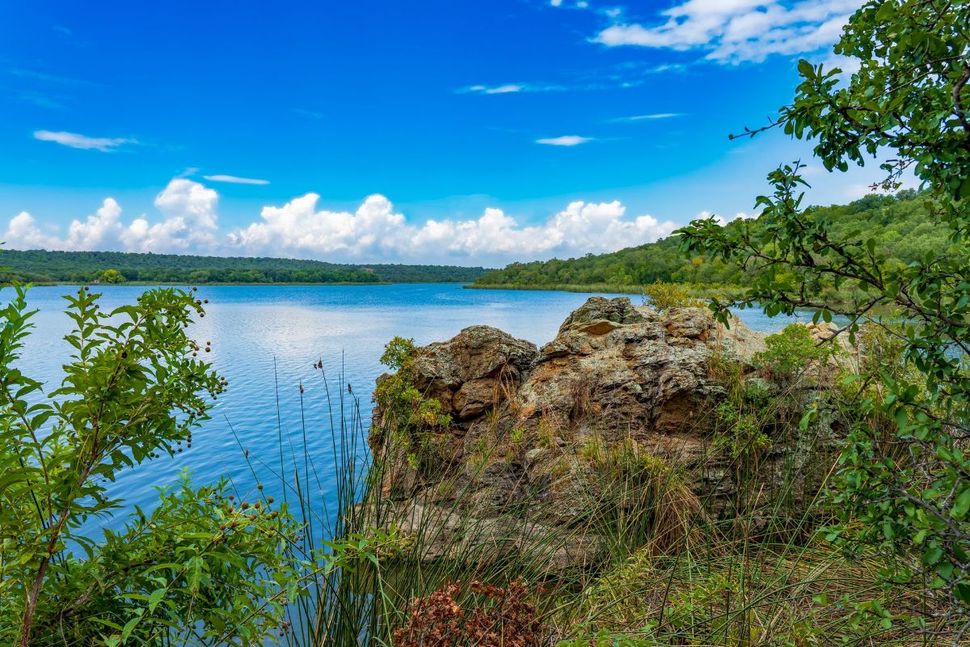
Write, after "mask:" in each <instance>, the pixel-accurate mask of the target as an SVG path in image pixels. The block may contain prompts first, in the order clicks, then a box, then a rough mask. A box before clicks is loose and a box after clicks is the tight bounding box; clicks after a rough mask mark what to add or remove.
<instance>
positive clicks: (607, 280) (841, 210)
mask: <svg viewBox="0 0 970 647" xmlns="http://www.w3.org/2000/svg"><path fill="white" fill-rule="evenodd" d="M810 213H811V214H812V215H813V216H814V217H816V218H824V219H828V220H830V221H831V222H832V225H833V231H834V233H835V234H837V235H838V237H839V238H841V239H851V238H861V237H863V236H864V237H865V238H867V239H868V238H870V237H871V238H875V239H876V241H877V244H878V247H879V248H880V249H881V250H883V251H885V252H886V253H887V254H888V255H889V256H890V257H892V258H895V259H897V260H899V261H901V262H903V263H908V262H911V261H914V260H917V259H920V258H922V257H923V256H924V255H925V254H926V253H928V252H929V253H936V252H939V251H941V250H944V249H946V246H947V232H946V229H945V227H943V226H942V225H940V224H938V223H935V222H933V221H931V220H930V219H929V218H928V216H927V212H926V209H925V207H924V206H923V199H922V198H921V197H920V195H919V194H918V193H916V192H915V191H901V192H900V193H898V194H896V195H895V196H887V195H875V194H874V195H870V196H866V197H865V198H862V199H861V200H856V201H855V202H851V203H849V204H847V205H837V206H828V207H812V208H810ZM731 226H736V225H733V224H731V225H728V227H731ZM755 226H757V221H756V224H755ZM655 281H665V282H675V283H691V284H694V285H697V286H698V287H701V288H703V287H714V286H734V285H741V284H743V283H744V271H743V269H742V268H739V267H736V266H731V265H726V264H725V263H723V262H708V261H705V260H704V259H701V258H699V257H698V258H691V257H690V256H688V255H687V254H686V253H684V252H683V251H681V249H680V245H679V241H678V239H677V236H670V237H668V238H665V239H663V240H660V241H657V242H655V243H648V244H646V245H640V246H639V247H630V248H627V249H622V250H620V251H617V252H613V253H610V254H599V255H592V254H588V255H586V256H583V257H581V258H572V259H567V260H560V259H553V260H549V261H537V262H532V263H513V264H511V265H509V266H508V267H505V268H504V269H501V270H495V271H491V272H487V273H485V274H483V275H482V276H480V277H479V278H478V279H477V280H476V281H475V287H508V288H535V289H560V288H566V289H570V288H571V289H581V288H584V287H587V288H597V289H606V288H608V289H612V290H617V291H636V290H638V289H639V286H643V285H646V284H649V283H653V282H655Z"/></svg>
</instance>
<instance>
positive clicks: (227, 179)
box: [202, 175, 269, 186]
mask: <svg viewBox="0 0 970 647" xmlns="http://www.w3.org/2000/svg"><path fill="white" fill-rule="evenodd" d="M202 177H203V178H205V179H206V180H209V181H210V182H224V183H226V184H256V185H260V186H263V185H266V184H269V180H261V179H259V178H255V177H239V176H238V175H203V176H202Z"/></svg>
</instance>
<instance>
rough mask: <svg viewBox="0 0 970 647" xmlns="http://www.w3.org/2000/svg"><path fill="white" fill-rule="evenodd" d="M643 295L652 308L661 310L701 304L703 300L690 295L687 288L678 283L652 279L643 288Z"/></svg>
mask: <svg viewBox="0 0 970 647" xmlns="http://www.w3.org/2000/svg"><path fill="white" fill-rule="evenodd" d="M643 295H644V296H645V297H646V298H647V299H649V300H650V304H651V305H652V306H653V307H654V308H656V309H657V310H661V311H663V310H669V309H671V308H688V307H696V306H700V305H703V301H701V300H700V299H695V298H693V297H691V295H690V292H689V291H688V290H687V288H686V287H684V286H683V285H680V284H678V283H664V282H663V281H654V282H653V283H651V284H650V285H647V286H646V287H644V288H643Z"/></svg>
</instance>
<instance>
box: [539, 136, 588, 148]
mask: <svg viewBox="0 0 970 647" xmlns="http://www.w3.org/2000/svg"><path fill="white" fill-rule="evenodd" d="M591 141H593V138H592V137H582V136H580V135H561V136H559V137H544V138H542V139H537V140H536V143H537V144H544V145H546V146H579V145H580V144H585V143H587V142H591Z"/></svg>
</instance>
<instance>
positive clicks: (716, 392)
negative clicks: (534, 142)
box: [372, 297, 812, 564]
mask: <svg viewBox="0 0 970 647" xmlns="http://www.w3.org/2000/svg"><path fill="white" fill-rule="evenodd" d="M763 349H764V335H761V334H759V333H755V332H752V331H751V330H749V329H748V328H747V327H745V326H744V325H743V324H742V323H741V322H740V321H738V320H736V319H735V320H733V321H732V322H731V326H730V327H729V328H725V327H724V326H721V325H720V324H718V323H717V322H716V321H715V319H714V318H713V316H712V314H711V313H710V312H709V311H708V310H706V309H703V308H674V309H671V310H669V311H667V312H664V313H660V312H657V311H655V310H653V309H651V308H648V307H636V306H633V305H632V304H631V303H630V300H629V299H626V298H616V299H605V298H601V297H594V298H591V299H589V300H588V301H587V302H586V303H585V304H584V305H583V306H581V307H580V308H579V309H577V310H576V311H575V312H573V313H572V314H570V315H569V317H567V319H566V320H565V321H564V322H563V324H562V326H561V328H560V329H559V333H558V335H557V336H556V338H555V339H554V340H552V341H551V342H549V343H547V344H545V345H544V346H542V348H541V349H537V348H536V346H535V345H533V344H531V343H530V342H527V341H524V340H520V339H515V338H513V337H511V336H509V335H507V334H506V333H504V332H502V331H499V330H496V329H495V328H490V327H487V326H473V327H470V328H466V329H465V330H462V331H461V332H460V333H459V334H458V335H457V336H456V337H454V338H453V339H451V340H449V341H446V342H441V343H434V344H431V345H429V346H426V347H423V348H419V349H417V351H416V355H415V357H414V361H413V364H412V379H413V381H414V384H415V385H416V386H417V387H418V389H419V390H420V391H421V392H422V393H423V394H425V396H426V397H431V398H435V399H437V400H438V401H439V402H440V403H441V408H442V411H443V412H445V413H448V414H450V416H451V424H450V425H448V426H447V427H446V428H443V429H434V430H428V431H427V433H428V434H431V435H433V436H435V438H432V441H435V439H437V441H440V442H429V443H428V445H429V446H439V447H440V446H445V445H447V447H448V448H449V450H448V452H447V454H446V456H447V458H446V459H440V460H439V461H438V462H439V463H441V464H440V465H439V467H440V469H439V470H438V471H437V472H436V473H435V474H434V476H433V477H432V478H424V479H423V480H420V479H418V480H416V479H411V481H410V484H412V485H413V484H414V483H418V482H419V481H420V484H419V485H418V486H413V487H408V488H405V489H403V490H398V492H401V493H403V494H402V495H401V496H398V497H388V500H390V499H395V500H394V502H393V508H394V511H395V512H394V514H393V515H392V516H393V517H395V518H397V520H398V523H399V525H401V526H402V527H410V526H412V525H413V523H412V524H409V523H404V522H403V521H404V520H405V519H411V520H413V518H414V514H415V511H416V510H419V511H420V517H421V518H422V519H427V518H428V512H429V510H432V509H436V510H438V513H439V515H441V516H443V517H444V518H445V520H444V521H442V522H441V523H440V524H439V525H440V526H441V527H447V528H455V527H457V526H460V525H461V522H462V519H461V518H459V517H463V518H464V520H465V521H467V519H472V518H474V519H477V520H479V521H480V520H483V519H489V520H490V521H489V522H488V523H487V524H482V527H483V528H488V530H487V531H484V530H483V531H481V532H480V533H473V534H475V535H476V536H478V537H479V538H480V539H481V540H482V541H486V542H489V543H490V544H494V545H498V543H496V542H495V539H494V538H495V536H496V535H501V534H503V531H502V530H501V529H502V528H505V529H506V531H508V528H509V527H510V526H509V523H511V522H507V521H503V520H515V522H514V524H526V525H528V526H529V527H530V528H536V527H541V528H550V529H555V531H556V532H557V533H560V534H561V535H562V537H563V542H564V543H563V548H562V550H561V551H558V552H557V553H556V556H557V557H556V560H553V561H555V562H556V563H557V564H559V563H561V562H567V563H576V562H583V561H585V560H588V559H590V558H591V554H590V551H592V550H595V547H596V545H597V542H595V541H590V538H589V537H587V536H586V532H585V529H586V528H588V527H589V525H588V523H587V522H588V521H589V519H590V517H591V515H593V514H594V513H595V510H596V508H597V506H598V505H600V502H601V501H602V499H603V498H604V497H605V496H607V492H606V490H608V489H609V487H610V486H609V484H608V481H609V475H608V474H604V471H608V470H606V468H604V467H603V465H613V463H615V462H616V461H617V460H618V459H617V458H616V456H620V455H623V456H628V457H629V456H633V457H634V462H636V464H637V465H639V466H640V468H642V469H645V468H643V466H644V465H646V466H652V467H649V469H653V470H654V471H656V470H657V469H659V468H657V467H656V465H664V466H669V468H670V470H671V473H673V472H674V471H676V472H677V473H678V474H679V475H680V477H679V478H681V481H682V482H685V483H686V484H687V486H686V490H687V492H686V493H684V494H683V495H682V496H679V495H678V496H679V498H678V497H675V498H674V499H671V500H672V501H682V500H686V499H687V498H690V499H691V501H693V502H695V503H699V504H700V505H698V506H696V507H698V509H700V508H703V510H704V512H703V513H704V514H705V515H709V516H710V517H712V518H713V517H718V516H721V517H723V516H724V515H729V514H731V511H732V510H736V507H737V506H736V501H735V500H734V499H735V495H736V494H737V492H738V490H739V482H738V480H739V478H741V477H740V476H739V474H738V473H737V472H738V470H737V469H735V467H736V466H735V462H736V461H734V462H733V459H732V456H731V455H730V452H729V451H728V452H726V451H722V449H721V448H719V446H718V445H717V443H715V442H714V439H713V438H712V430H713V429H714V425H715V419H716V416H715V413H714V412H715V410H716V407H717V405H718V404H719V403H720V402H721V401H722V400H723V399H724V397H725V393H726V388H727V387H728V386H729V385H727V384H726V378H725V376H724V375H723V370H720V369H719V368H718V367H723V366H724V364H725V363H728V364H730V366H731V367H733V368H732V370H731V371H729V373H730V374H731V375H733V379H734V380H735V387H736V386H737V380H738V379H741V380H745V379H750V380H751V383H752V384H754V385H755V386H756V387H757V388H758V389H762V387H763V389H762V390H766V391H770V389H771V388H772V387H771V385H760V384H758V383H757V381H758V380H760V379H761V378H759V377H757V376H755V375H754V374H753V371H754V367H753V366H752V363H751V360H752V357H753V356H754V355H755V354H756V353H757V352H759V351H760V350H763ZM739 376H740V378H739ZM745 376H747V377H745ZM380 409H381V408H380V403H379V402H378V403H377V407H376V411H375V420H379V419H380V415H381V410H380ZM373 434H374V430H372V438H373V437H374V436H373ZM782 444H783V443H782V441H781V440H779V446H778V447H774V448H771V449H769V450H767V451H765V452H764V455H765V457H766V458H765V462H764V464H761V465H759V466H758V467H757V474H760V475H761V476H760V478H763V479H764V480H765V481H766V488H763V489H765V490H766V491H770V490H771V489H772V486H773V484H772V483H771V481H773V480H776V479H778V478H781V477H779V476H778V472H779V471H780V470H782V469H783V468H782V467H781V466H782V465H790V464H791V463H792V456H795V460H796V461H801V463H799V464H800V465H802V466H804V465H807V464H808V463H809V462H810V453H806V452H807V451H808V450H805V448H803V447H788V446H781V445H782ZM375 450H378V451H379V450H380V448H379V447H375ZM384 455H385V456H390V457H393V456H394V454H393V453H386V454H384ZM604 457H607V458H604ZM733 458H734V459H736V457H733ZM389 460H399V459H395V458H389ZM623 460H626V459H623ZM610 461H613V463H611V462H610ZM393 467H394V469H392V470H388V471H387V473H388V474H398V475H400V474H401V473H402V472H405V473H406V472H407V471H408V467H407V466H402V465H396V466H393ZM614 468H615V465H614V467H611V468H609V469H614ZM623 469H627V468H626V467H624V468H623ZM638 469H639V468H638ZM664 469H667V468H666V467H665V468H664ZM799 469H800V468H799ZM638 478H639V477H638ZM796 480H797V484H796V485H797V487H798V488H800V489H802V490H807V489H811V487H812V484H811V482H810V481H811V479H806V478H804V477H803V476H801V475H800V476H799V477H798V479H796ZM385 487H386V489H387V491H388V492H391V491H392V490H393V488H392V487H390V484H388V483H385ZM644 487H647V485H646V484H645V485H644ZM651 487H653V486H651ZM785 487H788V488H791V487H792V486H791V485H790V484H788V485H786V486H785ZM786 496H788V497H789V498H791V496H792V493H791V492H790V491H789V492H787V494H786ZM670 505H681V504H679V503H677V504H670ZM683 505H688V504H683ZM445 511H447V512H445ZM695 512H697V511H696V510H695ZM514 524H513V525H514ZM510 532H511V531H508V532H506V534H509V533H510ZM571 533H572V534H571ZM489 537H490V538H491V539H487V538H489ZM463 541H464V540H463ZM509 543H510V544H511V545H517V544H516V542H514V541H513V542H505V543H503V545H506V544H509ZM428 545H429V551H431V553H432V554H433V555H434V556H441V554H444V553H447V552H448V550H447V549H444V548H441V547H440V546H439V547H438V549H435V548H434V547H433V545H434V542H428ZM463 545H464V544H463ZM577 547H582V550H579V549H578V548H577ZM567 548H568V549H567ZM452 550H453V548H452ZM436 551H437V552H436ZM577 553H581V555H577Z"/></svg>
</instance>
